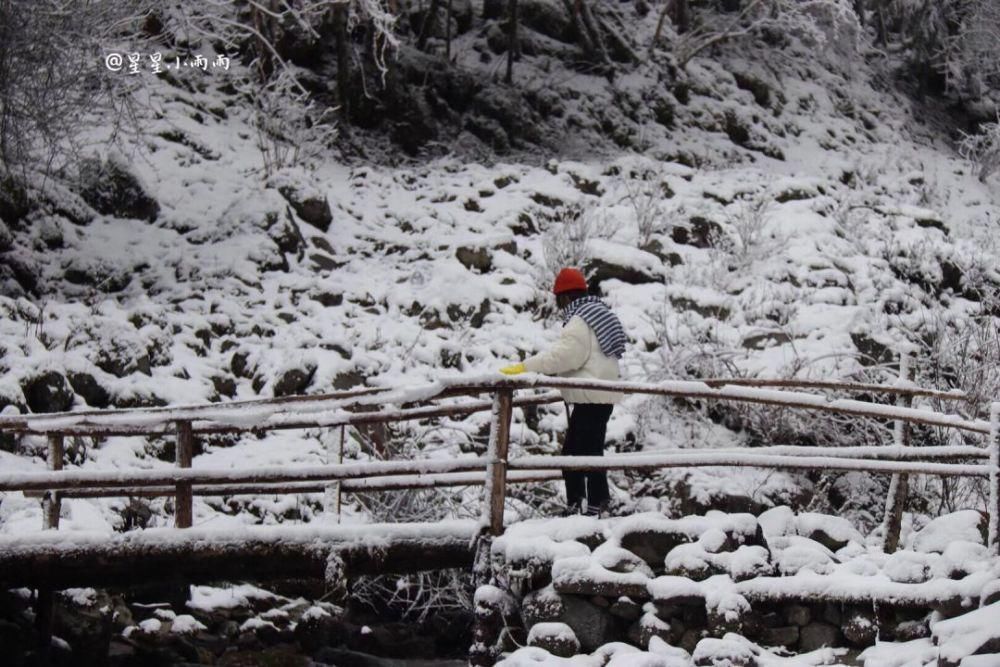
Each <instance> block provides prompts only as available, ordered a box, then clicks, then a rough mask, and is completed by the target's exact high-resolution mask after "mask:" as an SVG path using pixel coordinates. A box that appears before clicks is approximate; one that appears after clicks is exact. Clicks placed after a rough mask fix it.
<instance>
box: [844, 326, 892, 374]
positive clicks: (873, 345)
mask: <svg viewBox="0 0 1000 667" xmlns="http://www.w3.org/2000/svg"><path fill="white" fill-rule="evenodd" d="M851 342H853V343H854V347H856V348H857V350H858V352H859V353H860V356H859V357H858V361H859V362H860V363H861V365H862V366H875V365H878V364H888V363H891V362H892V361H893V358H894V356H895V355H893V353H892V350H890V349H889V348H888V346H886V345H883V344H882V343H880V342H878V341H877V340H875V339H874V338H872V337H871V336H869V335H868V334H866V333H864V332H856V333H852V334H851Z"/></svg>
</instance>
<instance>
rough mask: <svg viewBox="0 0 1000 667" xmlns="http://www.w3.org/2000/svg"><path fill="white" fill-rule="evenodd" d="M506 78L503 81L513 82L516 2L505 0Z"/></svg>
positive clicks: (515, 43)
mask: <svg viewBox="0 0 1000 667" xmlns="http://www.w3.org/2000/svg"><path fill="white" fill-rule="evenodd" d="M507 21H508V25H507V30H508V32H507V37H508V39H507V76H506V77H505V79H504V81H506V82H507V83H512V82H513V80H514V57H515V56H516V55H517V0H507Z"/></svg>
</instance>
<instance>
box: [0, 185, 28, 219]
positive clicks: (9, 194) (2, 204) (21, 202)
mask: <svg viewBox="0 0 1000 667" xmlns="http://www.w3.org/2000/svg"><path fill="white" fill-rule="evenodd" d="M30 211H31V201H30V200H29V199H28V193H27V191H26V190H25V189H24V188H23V187H22V186H21V185H20V184H19V183H18V182H17V181H15V180H14V179H13V178H12V177H9V176H8V177H6V178H3V179H0V219H3V221H4V222H6V223H7V224H8V225H10V226H11V227H14V228H15V229H16V228H17V227H18V225H19V224H20V222H21V220H23V219H24V218H25V216H27V215H28V213H29V212H30Z"/></svg>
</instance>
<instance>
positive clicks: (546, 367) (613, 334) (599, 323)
mask: <svg viewBox="0 0 1000 667" xmlns="http://www.w3.org/2000/svg"><path fill="white" fill-rule="evenodd" d="M552 292H553V294H555V297H556V305H558V306H559V308H560V309H561V310H562V311H563V326H562V331H561V332H560V335H559V338H558V340H556V342H555V343H554V344H553V345H552V347H551V348H549V349H548V350H546V351H544V352H541V353H540V354H536V355H534V356H532V357H528V358H527V359H525V360H524V361H523V362H521V363H517V364H512V365H509V366H504V367H503V368H501V369H500V372H501V373H503V374H505V375H517V374H519V373H525V372H527V373H541V374H543V375H559V376H562V377H570V378H587V379H599V380H617V379H619V378H620V372H619V365H618V362H619V360H620V359H621V357H622V354H624V352H625V344H626V342H627V341H628V339H627V338H626V336H625V331H624V329H623V328H622V324H621V321H620V320H619V319H618V317H617V316H616V315H615V314H614V313H613V312H611V309H610V308H609V307H608V306H607V304H605V303H604V302H603V301H601V300H600V299H599V298H597V297H595V296H588V294H587V280H586V278H584V275H583V273H581V272H580V271H579V270H577V269H573V268H565V269H563V270H561V271H560V272H559V275H557V276H556V281H555V285H554V286H553V288H552ZM562 395H563V399H564V400H565V402H566V409H567V411H568V413H569V428H568V430H567V431H566V439H565V442H564V444H563V450H562V453H563V455H565V456H602V455H603V454H604V438H605V436H606V435H607V427H608V419H610V417H611V411H612V410H613V409H614V406H615V404H617V403H619V402H620V401H621V398H622V395H621V394H620V393H617V392H612V391H603V390H597V389H563V390H562ZM563 479H564V480H565V482H566V502H567V503H568V505H569V509H570V511H571V512H576V511H582V512H583V513H585V514H591V515H597V514H599V513H601V512H602V511H604V510H606V509H607V506H608V503H609V501H610V499H611V495H610V493H609V491H608V476H607V473H606V472H605V471H603V470H596V471H588V472H579V471H572V470H564V471H563Z"/></svg>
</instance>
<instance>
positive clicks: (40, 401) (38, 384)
mask: <svg viewBox="0 0 1000 667" xmlns="http://www.w3.org/2000/svg"><path fill="white" fill-rule="evenodd" d="M21 391H22V392H24V398H25V400H26V401H27V402H28V407H29V408H30V409H31V411H32V412H66V411H67V410H69V409H70V408H72V407H73V398H74V397H73V390H72V389H71V388H70V386H69V383H68V382H66V378H65V377H63V376H62V374H60V373H57V372H55V371H47V372H45V373H42V374H41V375H36V376H33V377H30V378H27V379H26V380H23V381H22V382H21Z"/></svg>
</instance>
